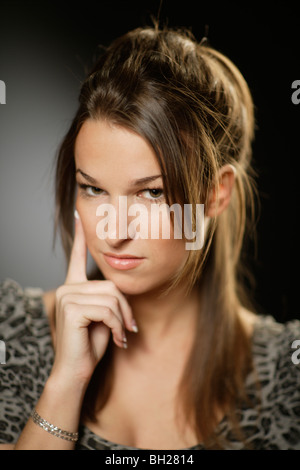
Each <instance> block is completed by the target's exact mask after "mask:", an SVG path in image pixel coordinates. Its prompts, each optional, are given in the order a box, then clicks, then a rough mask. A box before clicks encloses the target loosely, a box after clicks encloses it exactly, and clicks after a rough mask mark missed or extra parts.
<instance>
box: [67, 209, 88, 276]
mask: <svg viewBox="0 0 300 470" xmlns="http://www.w3.org/2000/svg"><path fill="white" fill-rule="evenodd" d="M74 216H75V234H74V241H73V246H72V251H71V257H70V262H69V267H68V273H67V277H66V280H65V283H66V284H72V283H77V282H84V281H87V275H86V261H87V246H86V240H85V235H84V231H83V226H82V223H81V220H80V217H79V215H78V212H77V210H75V213H74Z"/></svg>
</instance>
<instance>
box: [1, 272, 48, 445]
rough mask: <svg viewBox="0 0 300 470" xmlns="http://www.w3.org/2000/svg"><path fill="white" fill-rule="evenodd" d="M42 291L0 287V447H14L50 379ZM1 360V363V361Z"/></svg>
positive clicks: (12, 284)
mask: <svg viewBox="0 0 300 470" xmlns="http://www.w3.org/2000/svg"><path fill="white" fill-rule="evenodd" d="M42 293H43V291H42V290H41V289H30V288H29V289H22V287H21V286H20V285H19V284H18V283H17V282H15V281H13V280H12V279H5V280H4V281H2V282H1V283H0V341H1V345H2V346H1V347H2V351H3V350H4V353H3V352H2V361H0V362H4V363H2V364H0V443H2V444H10V443H15V442H16V441H17V439H18V436H19V434H20V433H21V431H22V429H23V427H24V426H25V424H26V422H27V420H28V418H29V415H30V413H31V410H32V408H33V407H34V405H35V403H36V402H37V400H38V398H39V396H40V394H41V392H42V390H43V387H44V383H45V381H46V379H47V377H48V375H49V372H50V368H51V364H52V358H51V335H50V328H49V325H48V319H47V316H46V314H45V310H44V308H43V302H42ZM3 359H4V361H3Z"/></svg>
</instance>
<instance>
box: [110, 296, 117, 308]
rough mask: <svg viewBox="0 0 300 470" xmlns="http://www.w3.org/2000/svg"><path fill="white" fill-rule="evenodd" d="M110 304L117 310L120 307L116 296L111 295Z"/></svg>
mask: <svg viewBox="0 0 300 470" xmlns="http://www.w3.org/2000/svg"><path fill="white" fill-rule="evenodd" d="M110 305H111V307H112V308H113V309H114V310H117V309H118V307H119V301H118V299H117V298H116V297H111V299H110Z"/></svg>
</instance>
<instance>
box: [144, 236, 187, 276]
mask: <svg viewBox="0 0 300 470" xmlns="http://www.w3.org/2000/svg"><path fill="white" fill-rule="evenodd" d="M149 244H151V247H150V246H149V248H150V250H149V251H151V253H152V257H153V261H154V262H155V265H156V266H157V267H158V268H159V269H161V270H162V271H164V272H170V273H171V272H174V270H177V269H181V268H182V267H183V265H184V264H185V262H186V260H187V258H188V255H189V251H188V250H186V249H185V241H184V240H172V239H171V240H163V239H161V240H149Z"/></svg>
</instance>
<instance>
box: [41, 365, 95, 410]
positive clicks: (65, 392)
mask: <svg viewBox="0 0 300 470" xmlns="http://www.w3.org/2000/svg"><path fill="white" fill-rule="evenodd" d="M87 385H88V382H87V383H86V382H85V381H82V380H74V378H68V377H67V376H66V375H65V374H62V373H59V372H51V374H50V376H49V378H48V380H47V382H46V384H45V388H44V394H46V395H47V397H49V398H50V397H51V399H53V400H56V401H58V402H66V403H70V404H72V406H74V405H75V406H76V405H77V406H81V404H82V401H83V398H84V394H85V392H86V388H87Z"/></svg>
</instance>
